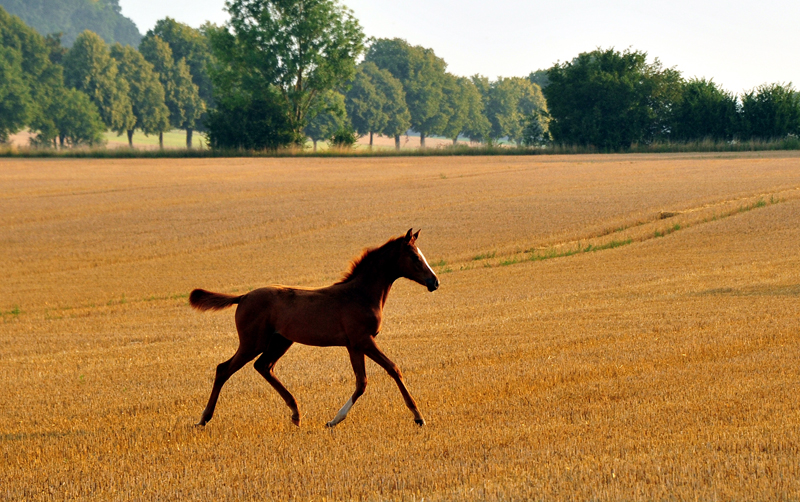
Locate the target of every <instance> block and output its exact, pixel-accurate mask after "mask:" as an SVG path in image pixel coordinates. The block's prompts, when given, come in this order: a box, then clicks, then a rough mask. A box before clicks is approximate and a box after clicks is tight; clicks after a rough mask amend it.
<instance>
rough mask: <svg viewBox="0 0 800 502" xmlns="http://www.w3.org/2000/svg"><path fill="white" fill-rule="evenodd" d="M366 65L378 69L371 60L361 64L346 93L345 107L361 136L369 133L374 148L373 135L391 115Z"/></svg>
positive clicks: (383, 125)
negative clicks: (386, 109) (387, 112)
mask: <svg viewBox="0 0 800 502" xmlns="http://www.w3.org/2000/svg"><path fill="white" fill-rule="evenodd" d="M365 65H369V66H371V67H373V68H375V69H377V67H376V66H375V65H374V64H372V63H369V62H368V63H365V64H362V65H360V66H359V68H358V69H357V70H356V75H355V78H354V79H353V80H352V82H351V83H350V89H348V91H347V94H346V95H345V107H346V108H347V115H348V116H349V117H350V122H351V123H352V125H353V129H354V130H355V132H356V133H357V134H358V135H360V136H364V135H367V134H369V146H370V148H372V135H373V134H374V133H375V132H376V131H379V130H381V129H383V128H384V127H386V124H387V123H388V122H389V117H388V115H386V113H385V112H384V111H383V95H382V94H381V93H380V92H379V91H378V89H377V88H376V87H375V83H374V82H373V81H372V76H371V75H370V74H369V73H368V72H367V71H365V69H364V66H365Z"/></svg>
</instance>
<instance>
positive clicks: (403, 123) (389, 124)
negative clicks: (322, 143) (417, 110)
mask: <svg viewBox="0 0 800 502" xmlns="http://www.w3.org/2000/svg"><path fill="white" fill-rule="evenodd" d="M362 66H363V68H364V72H365V73H366V74H367V75H369V77H370V80H372V83H373V85H374V86H375V90H377V91H378V95H379V96H380V100H381V110H382V111H383V114H384V115H386V123H385V124H384V126H383V127H381V128H379V129H376V131H375V132H377V133H378V134H381V135H383V136H390V137H392V136H393V137H399V136H400V135H401V134H404V133H405V132H406V131H408V128H409V127H411V113H410V112H409V111H408V104H406V93H405V91H404V90H403V84H401V83H400V81H399V80H397V79H396V78H394V77H393V76H392V74H391V73H389V71H388V70H382V69H380V68H378V67H377V66H376V65H375V64H373V63H370V62H369V61H365V62H364V63H362ZM369 140H370V141H369V144H370V146H372V135H370V138H369ZM395 147H396V148H399V147H400V145H399V144H397V143H395Z"/></svg>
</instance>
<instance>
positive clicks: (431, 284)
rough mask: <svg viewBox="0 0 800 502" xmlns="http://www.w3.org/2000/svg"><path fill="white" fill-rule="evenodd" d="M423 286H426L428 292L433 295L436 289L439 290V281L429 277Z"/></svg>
mask: <svg viewBox="0 0 800 502" xmlns="http://www.w3.org/2000/svg"><path fill="white" fill-rule="evenodd" d="M425 285H426V286H428V291H430V292H431V293H433V292H434V291H436V290H437V289H439V279H437V278H436V277H431V278H430V279H427V280H426V281H425Z"/></svg>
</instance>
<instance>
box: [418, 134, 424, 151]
mask: <svg viewBox="0 0 800 502" xmlns="http://www.w3.org/2000/svg"><path fill="white" fill-rule="evenodd" d="M419 147H420V148H425V133H424V132H421V133H419Z"/></svg>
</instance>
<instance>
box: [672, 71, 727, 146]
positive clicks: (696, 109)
mask: <svg viewBox="0 0 800 502" xmlns="http://www.w3.org/2000/svg"><path fill="white" fill-rule="evenodd" d="M738 107H739V105H738V99H737V98H736V96H734V95H733V94H732V93H730V92H727V91H725V90H723V89H721V88H719V87H718V86H717V85H716V84H715V83H714V81H713V80H706V79H692V80H689V81H686V82H683V83H682V88H681V98H680V100H678V102H677V103H676V104H675V107H674V113H673V125H672V131H671V133H670V139H673V140H677V141H697V140H703V139H712V140H717V141H720V140H730V139H732V138H733V137H734V136H736V134H737V133H738V131H739V111H738Z"/></svg>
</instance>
